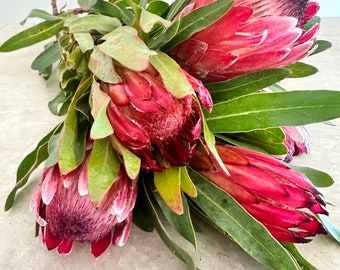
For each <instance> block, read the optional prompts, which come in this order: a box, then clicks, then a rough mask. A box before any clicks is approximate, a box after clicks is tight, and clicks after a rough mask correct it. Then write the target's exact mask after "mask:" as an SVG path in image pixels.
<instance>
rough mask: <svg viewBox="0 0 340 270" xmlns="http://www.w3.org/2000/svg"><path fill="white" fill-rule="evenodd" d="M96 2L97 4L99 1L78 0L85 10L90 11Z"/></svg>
mask: <svg viewBox="0 0 340 270" xmlns="http://www.w3.org/2000/svg"><path fill="white" fill-rule="evenodd" d="M96 2H97V0H78V4H79V6H80V7H82V8H84V9H89V8H90V7H91V6H93V5H94V4H95V3H96Z"/></svg>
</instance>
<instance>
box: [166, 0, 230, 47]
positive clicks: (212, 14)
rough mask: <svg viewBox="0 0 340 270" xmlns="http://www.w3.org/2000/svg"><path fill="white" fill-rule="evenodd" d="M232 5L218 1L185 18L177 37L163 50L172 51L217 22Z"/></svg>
mask: <svg viewBox="0 0 340 270" xmlns="http://www.w3.org/2000/svg"><path fill="white" fill-rule="evenodd" d="M232 3H233V1H232V0H216V1H214V2H211V3H210V4H208V5H204V6H202V7H200V8H198V9H195V10H193V11H191V12H190V13H189V14H187V15H185V16H183V17H182V18H181V20H180V27H179V30H178V32H177V34H176V36H175V37H174V38H173V39H172V40H170V41H169V42H168V43H167V44H166V45H164V46H163V47H162V50H163V51H168V50H170V49H171V48H173V47H175V46H176V45H178V44H179V43H181V42H183V41H185V40H186V39H188V38H189V37H190V36H192V35H193V34H195V33H197V32H198V31H200V30H202V29H204V28H206V27H207V26H209V25H211V24H213V23H214V22H216V21H217V20H218V19H220V18H221V17H222V16H223V15H224V14H226V12H227V11H228V10H229V9H230V7H231V5H232ZM171 27H173V26H170V27H169V29H170V28H171Z"/></svg>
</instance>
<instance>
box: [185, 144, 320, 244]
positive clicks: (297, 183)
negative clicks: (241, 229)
mask: <svg viewBox="0 0 340 270" xmlns="http://www.w3.org/2000/svg"><path fill="white" fill-rule="evenodd" d="M216 148H217V151H218V153H219V155H220V156H221V159H222V161H223V163H224V164H225V165H226V167H227V169H228V171H229V173H230V175H226V174H225V173H223V170H221V169H220V168H219V166H218V163H217V162H216V161H215V160H214V159H213V158H212V157H210V156H209V155H208V154H207V153H204V152H202V151H196V153H195V155H194V157H193V158H192V160H191V163H190V165H191V166H192V167H193V168H194V169H195V170H196V171H198V172H199V173H200V174H201V175H203V176H204V177H206V178H207V179H208V180H209V181H211V182H213V183H214V184H216V185H217V186H218V187H220V188H221V189H223V190H225V191H226V192H228V193H229V194H230V195H231V196H233V197H234V198H235V199H236V201H238V202H239V203H240V204H241V205H242V206H243V207H244V208H245V209H246V210H247V211H248V212H249V213H250V214H251V215H252V216H254V217H255V218H256V219H257V220H258V221H259V222H261V223H262V224H263V225H264V226H265V227H266V228H267V229H268V231H269V232H270V233H271V234H272V235H273V236H274V237H275V238H276V239H277V240H279V241H282V242H300V243H303V242H308V241H310V238H308V237H311V236H314V235H316V234H325V233H326V231H325V229H324V228H323V226H322V224H321V223H320V222H319V221H318V220H317V219H316V218H315V216H314V214H315V213H320V214H327V211H326V210H325V209H324V206H325V202H324V200H323V198H322V195H321V193H320V192H319V191H318V190H317V189H316V188H315V187H314V186H313V185H312V183H311V182H310V181H309V179H308V178H306V177H305V176H304V175H303V174H301V173H299V172H296V171H294V170H292V169H290V168H289V167H287V166H285V165H284V164H282V163H281V162H280V161H278V160H276V159H274V158H272V157H269V156H267V155H265V154H262V153H257V152H255V151H252V150H248V149H243V148H239V147H234V146H229V145H216Z"/></svg>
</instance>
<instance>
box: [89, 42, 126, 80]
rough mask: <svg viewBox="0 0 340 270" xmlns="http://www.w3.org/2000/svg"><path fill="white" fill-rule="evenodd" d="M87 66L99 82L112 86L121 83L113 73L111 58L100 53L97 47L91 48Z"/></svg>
mask: <svg viewBox="0 0 340 270" xmlns="http://www.w3.org/2000/svg"><path fill="white" fill-rule="evenodd" d="M88 65H89V69H90V70H91V71H92V73H93V74H94V75H95V76H96V77H97V78H98V79H100V80H101V81H104V82H107V83H113V84H116V83H120V82H121V79H120V77H119V75H118V74H117V73H116V71H115V68H114V65H113V62H112V58H111V57H110V56H108V55H106V54H104V53H102V52H101V51H100V50H98V49H97V47H94V48H93V51H92V53H91V56H90V60H89V64H88Z"/></svg>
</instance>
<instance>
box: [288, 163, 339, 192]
mask: <svg viewBox="0 0 340 270" xmlns="http://www.w3.org/2000/svg"><path fill="white" fill-rule="evenodd" d="M288 166H289V167H291V168H292V169H294V170H296V171H298V172H301V173H303V174H304V175H306V177H307V178H308V179H309V180H310V181H311V182H312V183H313V185H314V186H316V187H330V186H331V185H333V184H334V180H333V178H332V177H331V176H330V175H329V174H327V173H325V172H322V171H319V170H316V169H314V168H309V167H302V166H296V165H292V164H288Z"/></svg>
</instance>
